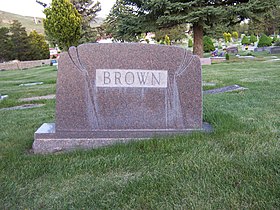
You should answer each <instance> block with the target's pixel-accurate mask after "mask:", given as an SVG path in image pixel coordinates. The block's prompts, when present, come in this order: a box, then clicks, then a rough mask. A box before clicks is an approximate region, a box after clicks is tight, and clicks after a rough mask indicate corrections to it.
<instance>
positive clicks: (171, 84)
mask: <svg viewBox="0 0 280 210" xmlns="http://www.w3.org/2000/svg"><path fill="white" fill-rule="evenodd" d="M207 126H208V125H204V124H203V123H202V89H201V64H200V60H199V57H197V56H194V55H192V53H191V52H189V51H186V50H185V49H183V48H179V47H171V46H162V45H147V44H119V43H114V44H84V45H80V46H78V47H77V48H75V47H71V48H70V49H69V52H65V53H62V54H61V56H60V59H59V65H58V78H57V93H56V123H55V124H53V123H50V124H44V125H43V126H42V127H41V128H40V129H39V130H38V131H37V132H36V133H35V141H34V144H33V149H34V152H35V153H48V152H55V151H61V150H71V149H75V148H77V147H81V148H92V147H99V146H103V145H109V144H113V143H115V142H126V141H129V140H131V139H147V138H151V137H153V136H155V135H156V136H161V135H174V134H182V133H188V132H190V131H200V130H205V129H207V128H209V127H207Z"/></svg>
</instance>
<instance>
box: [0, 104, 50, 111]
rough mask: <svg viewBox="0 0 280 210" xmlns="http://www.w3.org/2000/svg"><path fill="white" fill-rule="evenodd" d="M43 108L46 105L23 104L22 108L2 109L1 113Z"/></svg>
mask: <svg viewBox="0 0 280 210" xmlns="http://www.w3.org/2000/svg"><path fill="white" fill-rule="evenodd" d="M42 106H45V104H23V105H20V106H13V107H8V108H2V109H0V111H7V110H22V109H32V108H37V107H42Z"/></svg>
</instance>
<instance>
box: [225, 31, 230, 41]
mask: <svg viewBox="0 0 280 210" xmlns="http://www.w3.org/2000/svg"><path fill="white" fill-rule="evenodd" d="M223 36H224V39H225V42H230V41H231V34H230V33H226V32H225V33H223Z"/></svg>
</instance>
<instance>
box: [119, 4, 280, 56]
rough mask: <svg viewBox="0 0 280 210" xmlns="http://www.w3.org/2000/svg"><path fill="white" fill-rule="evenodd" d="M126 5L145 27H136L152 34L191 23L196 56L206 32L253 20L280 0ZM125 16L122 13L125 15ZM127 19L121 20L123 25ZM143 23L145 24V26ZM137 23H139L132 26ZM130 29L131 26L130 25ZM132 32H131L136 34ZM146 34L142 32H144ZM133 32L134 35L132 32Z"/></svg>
mask: <svg viewBox="0 0 280 210" xmlns="http://www.w3.org/2000/svg"><path fill="white" fill-rule="evenodd" d="M122 1H123V6H127V7H129V8H130V9H131V10H132V14H133V15H134V16H135V17H138V18H139V19H140V20H141V21H139V20H138V22H139V23H141V24H142V26H139V25H137V26H135V27H133V25H132V29H133V30H134V31H136V32H137V27H138V29H139V28H142V29H143V30H146V31H148V30H150V31H153V30H154V29H155V27H157V28H164V27H172V26H174V25H179V24H182V23H192V25H193V33H194V54H197V55H199V56H200V57H202V56H203V29H204V27H205V26H214V25H218V24H222V23H224V24H227V25H232V24H236V23H239V22H241V21H242V20H244V19H245V18H248V17H250V15H251V14H252V13H253V12H261V11H264V10H266V9H268V8H271V6H273V4H274V3H275V2H276V1H278V0H267V1H259V0H235V1H233V0H211V1H201V0H188V1H186V0H164V1H160V0H149V1H146V0H122ZM122 15H123V14H122ZM124 20H125V18H124V17H123V18H122V19H121V21H122V22H124ZM143 22H146V24H145V25H143ZM135 23H137V21H136V20H134V21H133V24H135ZM127 27H131V25H129V26H127ZM133 30H132V31H133ZM142 32H143V31H142ZM129 33H131V32H129Z"/></svg>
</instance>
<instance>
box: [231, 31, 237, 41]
mask: <svg viewBox="0 0 280 210" xmlns="http://www.w3.org/2000/svg"><path fill="white" fill-rule="evenodd" d="M232 37H233V38H234V39H236V40H237V39H238V32H237V31H234V32H232Z"/></svg>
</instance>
